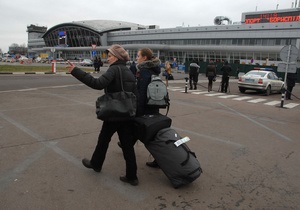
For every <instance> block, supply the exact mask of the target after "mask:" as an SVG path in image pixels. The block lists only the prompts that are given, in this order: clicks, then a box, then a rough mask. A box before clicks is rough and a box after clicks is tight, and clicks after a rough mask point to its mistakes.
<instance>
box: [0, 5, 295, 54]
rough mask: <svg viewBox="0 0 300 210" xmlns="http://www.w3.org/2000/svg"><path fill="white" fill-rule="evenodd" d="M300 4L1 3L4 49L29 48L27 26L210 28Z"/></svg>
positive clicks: (0, 29) (0, 42) (0, 36)
mask: <svg viewBox="0 0 300 210" xmlns="http://www.w3.org/2000/svg"><path fill="white" fill-rule="evenodd" d="M296 2H297V7H298V6H299V4H300V0H185V1H184V0H151V1H150V0H147V1H145V0H108V1H104V0H88V1H83V0H81V1H76V0H59V1H58V0H52V1H41V0H14V1H10V0H0V19H1V21H0V49H1V50H2V52H3V53H4V52H7V51H8V47H9V46H11V45H12V44H14V43H16V44H18V45H25V46H27V41H28V34H27V32H26V30H27V26H29V25H31V24H34V25H38V26H46V27H47V28H48V29H50V28H51V27H53V26H55V25H57V24H61V23H68V22H72V21H81V20H117V21H125V22H132V23H137V24H141V25H158V26H159V27H160V28H174V27H177V26H184V27H189V26H210V25H213V24H214V23H213V21H214V18H215V17H216V16H226V17H228V18H230V19H231V20H232V21H233V22H239V21H241V16H242V13H243V12H252V11H265V10H276V9H277V8H278V9H287V8H291V7H292V5H294V7H295V4H296Z"/></svg>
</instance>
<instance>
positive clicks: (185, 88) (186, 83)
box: [184, 77, 189, 93]
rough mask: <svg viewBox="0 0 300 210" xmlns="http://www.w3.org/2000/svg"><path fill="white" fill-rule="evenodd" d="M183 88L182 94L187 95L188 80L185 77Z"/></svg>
mask: <svg viewBox="0 0 300 210" xmlns="http://www.w3.org/2000/svg"><path fill="white" fill-rule="evenodd" d="M184 79H185V87H184V92H185V93H187V87H188V80H189V78H188V77H185V78H184Z"/></svg>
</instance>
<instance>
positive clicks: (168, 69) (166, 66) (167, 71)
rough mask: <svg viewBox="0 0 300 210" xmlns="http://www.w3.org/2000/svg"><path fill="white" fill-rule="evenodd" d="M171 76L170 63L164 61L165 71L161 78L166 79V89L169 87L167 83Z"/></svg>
mask: <svg viewBox="0 0 300 210" xmlns="http://www.w3.org/2000/svg"><path fill="white" fill-rule="evenodd" d="M171 74H172V68H171V65H170V62H169V61H166V62H165V71H164V73H163V76H165V77H166V85H167V87H168V85H169V83H168V81H169V77H170V75H171Z"/></svg>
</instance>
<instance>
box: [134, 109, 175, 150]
mask: <svg viewBox="0 0 300 210" xmlns="http://www.w3.org/2000/svg"><path fill="white" fill-rule="evenodd" d="M171 124H172V119H171V118H169V117H167V116H166V115H162V114H155V115H143V116H140V117H135V118H134V127H135V137H136V138H137V139H139V140H140V141H141V142H143V143H144V144H147V143H148V142H149V141H153V139H154V136H155V135H156V133H157V132H158V131H160V130H161V129H163V128H169V127H170V126H171Z"/></svg>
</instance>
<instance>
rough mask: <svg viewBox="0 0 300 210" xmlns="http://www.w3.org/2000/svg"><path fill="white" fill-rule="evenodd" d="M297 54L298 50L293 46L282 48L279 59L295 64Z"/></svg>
mask: <svg viewBox="0 0 300 210" xmlns="http://www.w3.org/2000/svg"><path fill="white" fill-rule="evenodd" d="M298 54H299V50H298V48H297V47H296V46H294V45H287V46H284V47H283V48H282V49H281V51H280V58H281V60H282V61H284V62H295V61H297V57H298Z"/></svg>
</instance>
